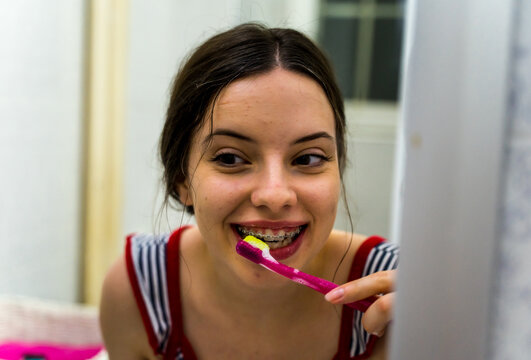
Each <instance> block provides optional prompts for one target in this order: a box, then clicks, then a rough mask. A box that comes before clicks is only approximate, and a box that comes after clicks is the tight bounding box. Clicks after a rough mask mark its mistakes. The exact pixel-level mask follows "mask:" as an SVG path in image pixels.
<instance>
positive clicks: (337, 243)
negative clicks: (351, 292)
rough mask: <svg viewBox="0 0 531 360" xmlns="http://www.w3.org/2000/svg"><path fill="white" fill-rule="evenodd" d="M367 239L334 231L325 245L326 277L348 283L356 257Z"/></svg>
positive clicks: (358, 235) (362, 236)
mask: <svg viewBox="0 0 531 360" xmlns="http://www.w3.org/2000/svg"><path fill="white" fill-rule="evenodd" d="M365 239H367V236H365V235H361V234H355V233H350V232H346V231H342V230H332V232H331V233H330V237H329V238H328V242H327V243H326V245H325V254H324V255H325V256H324V259H325V264H327V265H326V268H327V270H326V272H325V274H326V275H325V276H333V277H334V279H335V281H338V282H340V283H341V282H344V281H346V279H347V278H348V274H349V272H350V267H351V265H352V261H353V259H354V256H355V255H356V252H357V251H358V249H359V247H360V245H361V244H362V243H363V241H365Z"/></svg>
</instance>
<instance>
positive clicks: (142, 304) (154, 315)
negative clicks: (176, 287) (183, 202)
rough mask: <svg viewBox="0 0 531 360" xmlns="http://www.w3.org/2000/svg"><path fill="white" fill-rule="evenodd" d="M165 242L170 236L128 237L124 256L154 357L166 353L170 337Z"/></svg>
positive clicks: (135, 235) (138, 235) (136, 235)
mask: <svg viewBox="0 0 531 360" xmlns="http://www.w3.org/2000/svg"><path fill="white" fill-rule="evenodd" d="M168 239H169V234H165V235H144V234H134V235H130V236H128V237H127V243H126V252H125V256H126V264H127V273H128V276H129V281H130V283H131V286H132V288H133V293H134V296H135V299H136V302H137V306H138V308H139V310H140V313H141V315H142V321H143V323H144V328H145V329H146V332H147V335H148V338H149V342H150V345H151V347H152V349H153V351H154V352H155V353H156V354H163V353H164V352H165V349H166V346H167V343H168V340H169V335H170V333H171V316H170V308H169V301H168V283H167V274H166V256H167V255H166V251H167V243H168Z"/></svg>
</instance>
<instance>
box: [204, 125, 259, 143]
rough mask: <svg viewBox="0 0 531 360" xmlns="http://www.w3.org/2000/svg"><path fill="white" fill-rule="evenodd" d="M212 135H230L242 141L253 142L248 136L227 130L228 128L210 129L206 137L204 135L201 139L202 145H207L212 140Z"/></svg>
mask: <svg viewBox="0 0 531 360" xmlns="http://www.w3.org/2000/svg"><path fill="white" fill-rule="evenodd" d="M214 136H230V137H233V138H236V139H239V140H243V141H248V142H255V141H254V140H253V139H251V138H250V137H248V136H245V135H243V134H240V133H238V132H236V131H233V130H229V129H216V130H214V131H212V132H211V133H210V134H208V136H207V137H205V139H204V140H203V146H207V145H208V144H209V143H210V142H211V141H212V139H213V138H214Z"/></svg>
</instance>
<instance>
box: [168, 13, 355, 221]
mask: <svg viewBox="0 0 531 360" xmlns="http://www.w3.org/2000/svg"><path fill="white" fill-rule="evenodd" d="M277 67H280V68H282V69H285V70H289V71H293V72H296V73H299V74H304V75H306V76H309V77H310V78H312V79H314V80H315V81H316V82H317V83H319V84H320V85H321V87H322V89H323V90H324V92H325V94H326V96H327V98H328V101H329V102H330V105H331V107H332V109H333V112H334V118H335V131H336V134H335V135H336V141H337V154H338V161H339V169H340V175H341V176H342V174H343V169H344V167H345V162H346V143H345V127H346V125H345V115H344V107H343V98H342V97H341V93H340V91H339V88H338V86H337V84H336V81H335V78H334V74H333V72H332V68H331V66H330V64H329V62H328V60H327V58H326V57H325V55H324V54H323V53H322V52H321V50H320V49H319V48H318V47H317V46H316V45H315V44H314V43H313V42H312V41H311V40H310V39H309V38H307V37H306V36H305V35H303V34H302V33H300V32H298V31H296V30H292V29H281V28H267V27H265V26H263V25H260V24H255V23H247V24H242V25H238V26H236V27H234V28H232V29H230V30H228V31H225V32H222V33H220V34H218V35H215V36H213V37H211V38H210V39H208V40H207V41H206V42H205V43H203V44H202V45H201V46H199V47H198V48H197V49H196V50H195V52H193V53H192V55H191V56H190V57H189V59H188V60H187V61H186V63H185V64H184V65H183V66H182V68H181V69H180V71H179V72H178V74H177V76H176V77H175V79H174V82H173V87H172V92H171V97H170V102H169V106H168V110H167V113H166V121H165V124H164V128H163V131H162V134H161V138H160V156H161V161H162V164H163V167H164V172H163V181H164V185H165V202H166V203H167V202H168V200H170V199H173V200H176V201H177V202H180V200H179V194H178V192H177V185H178V184H182V183H184V181H185V180H186V179H187V176H188V175H189V174H188V173H187V171H188V159H189V152H190V147H191V142H192V139H193V138H194V135H195V134H196V133H197V132H198V131H199V129H200V128H201V126H202V125H203V124H204V122H205V121H206V119H207V117H208V114H207V113H208V111H209V109H211V105H212V104H213V103H214V102H215V101H216V99H217V97H218V95H219V94H220V92H221V91H222V90H223V89H224V88H225V87H227V86H228V85H229V84H230V83H231V82H233V81H235V80H238V79H242V78H245V77H249V76H252V75H258V74H265V73H267V72H269V71H271V70H273V69H275V68H277ZM211 121H212V119H211ZM186 210H187V211H188V212H189V213H193V208H192V207H191V206H189V207H187V208H186Z"/></svg>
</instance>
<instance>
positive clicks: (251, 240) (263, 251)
mask: <svg viewBox="0 0 531 360" xmlns="http://www.w3.org/2000/svg"><path fill="white" fill-rule="evenodd" d="M236 252H237V253H238V254H240V255H241V256H243V257H244V258H246V259H248V260H251V261H252V262H254V263H256V264H258V265H262V266H263V267H265V268H266V269H268V270H271V271H273V272H275V273H277V274H279V275H282V276H285V277H287V278H288V279H290V280H292V281H294V282H296V283H299V284H302V285H305V286H308V287H309V288H312V289H314V290H316V291H319V292H320V293H322V294H326V293H328V292H329V291H330V290H332V289H335V288H336V287H337V286H338V285H337V284H334V283H333V282H330V281H328V280H325V279H321V278H318V277H316V276H312V275H310V274H306V273H304V272H302V271H300V270H298V269H294V268H292V267H289V266H287V265H284V264H282V263H279V262H278V261H276V260H275V258H274V257H272V256H271V254H270V253H269V246H267V244H266V243H265V242H263V241H262V240H260V239H257V238H255V237H254V236H250V235H249V236H246V237H245V239H244V240H242V241H239V242H238V244H236ZM376 299H377V298H376V297H375V296H371V297H368V298H366V299H363V300H359V301H355V302H352V303H348V304H345V305H347V306H350V307H352V308H354V309H356V310H359V311H361V312H365V311H366V310H367V308H368V307H369V306H371V304H372V303H373V302H374V301H375V300H376Z"/></svg>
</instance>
